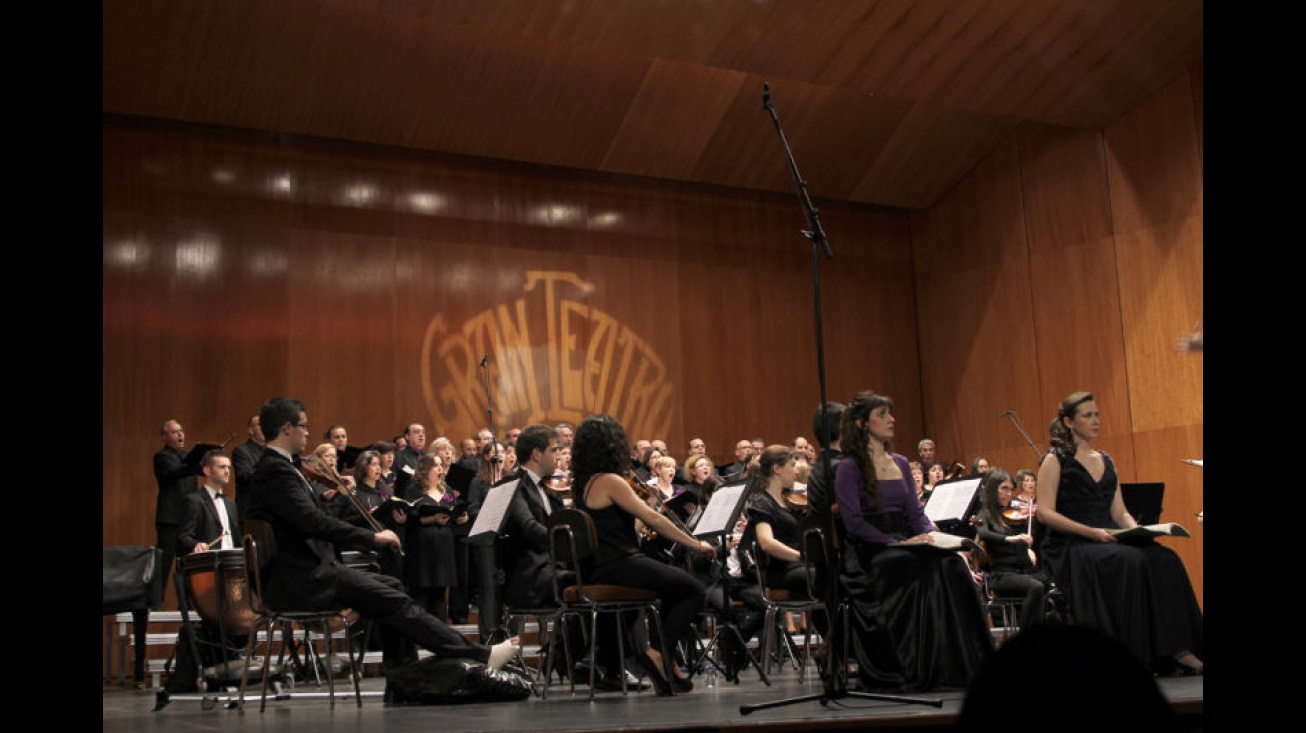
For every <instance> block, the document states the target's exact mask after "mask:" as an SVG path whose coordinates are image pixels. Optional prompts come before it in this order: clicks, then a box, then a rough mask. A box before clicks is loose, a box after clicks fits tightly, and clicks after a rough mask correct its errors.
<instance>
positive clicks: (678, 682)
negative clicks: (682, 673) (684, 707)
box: [671, 675, 694, 692]
mask: <svg viewBox="0 0 1306 733" xmlns="http://www.w3.org/2000/svg"><path fill="white" fill-rule="evenodd" d="M671 684H673V685H675V686H676V692H690V691H691V690H693V689H694V681H693V680H691V679H689V678H688V677H677V676H675V675H672V677H671Z"/></svg>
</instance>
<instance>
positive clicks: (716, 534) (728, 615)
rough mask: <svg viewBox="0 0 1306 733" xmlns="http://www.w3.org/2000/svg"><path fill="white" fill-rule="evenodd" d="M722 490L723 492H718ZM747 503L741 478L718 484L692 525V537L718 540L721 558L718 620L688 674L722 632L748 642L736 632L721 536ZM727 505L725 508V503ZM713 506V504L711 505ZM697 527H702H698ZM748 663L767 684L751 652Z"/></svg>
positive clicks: (731, 675) (732, 678)
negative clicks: (736, 493) (709, 638)
mask: <svg viewBox="0 0 1306 733" xmlns="http://www.w3.org/2000/svg"><path fill="white" fill-rule="evenodd" d="M735 487H738V488H739V489H741V490H740V491H739V492H738V495H735V492H734V491H730V490H729V489H733V488H735ZM722 492H725V493H722ZM746 503H748V487H747V485H746V483H745V481H744V479H740V480H739V481H738V482H734V483H731V484H730V485H727V486H722V487H720V488H718V489H717V490H716V491H715V492H713V493H712V498H711V499H709V500H708V502H707V506H706V507H704V509H703V513H702V514H701V515H700V516H699V520H698V524H696V525H694V536H695V537H700V538H703V539H706V540H708V541H709V542H711V541H714V540H719V541H720V549H721V552H722V557H721V596H722V604H721V605H722V609H721V613H720V618H721V622H720V623H718V624H717V625H716V631H715V633H713V634H712V638H711V640H709V641H708V643H707V646H705V647H703V652H702V653H701V654H699V655H698V660H697V661H696V662H694V666H693V668H692V671H691V673H690V676H691V677H692V676H693V675H694V674H697V673H698V670H699V669H701V668H702V666H703V662H704V661H705V660H707V658H708V657H709V656H710V655H711V654H712V650H713V649H715V648H716V647H717V645H718V644H720V642H721V638H722V636H723V635H724V634H730V635H731V637H732V638H733V639H734V640H735V642H736V643H738V644H739V647H738V648H740V649H744V650H745V651H747V649H748V642H746V641H745V640H744V635H743V634H742V633H740V632H739V625H738V624H737V623H735V607H734V604H733V602H732V600H731V597H730V570H729V568H728V566H727V565H726V555H727V554H728V553H727V552H726V542H725V538H726V536H727V535H729V534H730V532H731V531H732V530H733V529H734V527H735V524H737V523H738V522H739V515H740V513H742V512H743V511H744V504H746ZM727 504H728V505H729V506H728V507H727V506H726V505H727ZM714 505H715V506H714ZM704 519H706V520H707V521H708V522H709V525H708V526H705V527H704V526H703V520H704ZM699 527H703V528H702V529H701V530H700V529H699ZM747 656H748V664H749V665H751V666H752V667H753V669H755V670H757V676H758V677H760V678H761V680H762V681H763V682H765V683H766V685H767V687H770V686H771V680H770V679H769V678H768V677H767V676H766V672H763V671H762V665H760V664H758V663H757V660H756V659H754V658H753V655H752V654H748V655H747ZM724 672H725V673H727V676H726V681H727V682H736V683H737V682H739V675H738V674H737V673H735V672H733V671H732V670H729V669H728V668H727V669H725V670H724Z"/></svg>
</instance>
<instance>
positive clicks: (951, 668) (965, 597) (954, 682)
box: [834, 390, 993, 692]
mask: <svg viewBox="0 0 1306 733" xmlns="http://www.w3.org/2000/svg"><path fill="white" fill-rule="evenodd" d="M893 434H894V417H893V400H891V399H889V398H888V397H885V396H883V395H878V394H875V393H874V392H871V391H869V390H868V391H864V392H858V393H857V395H856V396H855V397H853V400H852V402H850V403H849V404H848V407H847V409H845V410H844V413H843V419H842V421H841V423H840V440H839V444H840V445H841V446H843V449H844V451H846V452H847V457H845V458H844V459H843V460H842V461H840V462H839V467H838V469H837V470H836V472H835V480H834V495H835V498H836V500H837V501H838V505H839V519H840V520H841V521H842V522H843V525H844V534H845V536H846V537H847V541H846V543H845V545H844V548H845V549H844V557H843V567H842V568H841V572H840V580H841V581H842V582H843V587H844V588H845V589H846V590H847V591H848V595H849V597H850V599H851V601H852V604H851V608H850V610H851V612H852V613H851V617H850V620H851V626H852V628H851V633H852V640H853V649H854V651H855V652H856V654H857V666H858V676H859V678H860V681H861V683H862V686H863V687H864V688H866V689H867V690H868V691H874V692H894V691H904V692H905V691H918V690H930V689H934V688H938V687H952V688H963V687H965V686H966V685H967V684H969V683H970V681H971V680H972V679H973V678H974V676H975V674H976V673H977V672H978V671H979V668H980V665H981V664H982V662H983V661H984V658H985V656H986V655H987V654H988V652H989V651H990V650H991V649H992V646H993V642H992V639H991V638H990V636H989V630H988V624H987V621H986V620H985V617H984V610H983V608H982V607H981V606H980V601H979V595H978V594H977V593H976V592H975V586H974V583H973V581H972V579H971V573H970V569H969V567H968V566H967V565H966V561H965V560H963V559H962V557H961V555H960V554H958V553H956V552H951V551H948V550H945V549H943V548H939V547H935V546H934V543H933V538H932V537H931V535H930V534H929V533H930V532H931V531H935V530H937V527H935V526H934V523H933V522H931V521H930V519H929V517H927V516H925V509H924V508H923V507H922V506H921V502H920V499H918V498H917V497H916V484H915V481H913V480H912V477H911V468H910V467H909V466H908V463H907V458H906V456H902V455H899V454H897V453H892V452H891V451H890V442H891V441H892V440H893Z"/></svg>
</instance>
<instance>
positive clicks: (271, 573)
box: [247, 397, 520, 670]
mask: <svg viewBox="0 0 1306 733" xmlns="http://www.w3.org/2000/svg"><path fill="white" fill-rule="evenodd" d="M259 420H260V423H261V425H262V426H263V430H264V435H266V436H267V439H268V444H267V450H266V451H264V453H263V456H262V457H261V458H260V459H259V462H258V465H257V467H256V468H255V470H254V476H253V479H252V481H251V484H250V504H249V516H248V517H247V521H248V520H261V521H265V522H267V523H269V524H270V525H271V526H272V531H273V535H274V537H275V541H276V554H275V556H273V557H272V558H270V560H269V562H268V566H267V571H266V573H264V574H263V577H262V579H263V587H262V589H261V590H262V591H263V594H264V597H265V598H266V599H267V602H268V604H269V605H270V606H273V607H274V608H295V609H304V610H318V609H321V610H325V609H329V608H341V607H347V608H352V609H354V610H355V611H358V613H359V614H360V615H361V616H362V617H363V618H364V619H373V620H375V621H377V622H378V623H380V624H381V625H382V626H384V627H385V629H386V632H387V633H386V634H385V635H384V638H383V642H384V643H385V650H384V652H383V656H382V664H383V666H384V667H385V668H386V669H387V670H389V669H393V668H395V667H397V666H399V665H402V664H405V663H407V662H410V661H416V659H417V653H416V650H415V649H414V648H413V647H412V645H413V644H417V645H419V646H421V647H423V648H425V649H427V650H429V651H431V652H432V653H434V654H435V656H436V657H437V658H439V659H446V658H453V659H467V660H470V661H473V662H481V663H485V664H486V665H487V667H488V668H490V669H500V668H502V667H503V666H504V665H505V664H507V662H508V661H509V660H510V659H511V658H512V656H513V654H514V653H516V652H517V651H519V650H520V647H519V645H518V643H517V640H516V639H509V640H507V641H505V642H502V643H500V644H496V645H494V646H493V647H491V646H486V645H482V644H477V643H475V642H473V641H471V640H470V639H468V638H467V637H466V636H463V635H462V634H460V633H458V632H457V631H456V630H454V629H452V628H450V627H449V626H448V625H447V624H445V623H444V622H443V621H442V620H441V619H438V618H436V617H434V616H432V615H431V614H429V613H426V612H425V611H424V610H423V609H421V608H419V607H417V606H416V605H415V604H414V602H413V599H412V598H411V597H409V596H408V595H407V594H405V593H404V592H403V589H402V587H401V585H400V583H399V581H397V580H395V579H394V578H391V577H387V576H385V575H381V574H380V573H373V572H370V571H366V570H359V569H356V568H353V567H349V566H347V565H342V564H340V563H338V562H336V561H335V557H334V552H333V550H334V549H337V548H338V549H354V550H372V549H377V550H379V549H380V548H382V547H398V546H399V544H400V543H399V538H398V537H397V536H396V535H395V533H394V532H392V531H390V530H379V531H374V530H371V529H362V528H359V527H354V526H352V525H350V524H348V523H346V522H343V521H341V520H339V519H336V518H334V517H331V516H329V515H327V514H325V513H323V512H322V510H321V507H320V505H319V503H318V502H316V501H314V500H313V499H311V498H310V497H309V489H308V486H307V484H306V482H305V480H304V478H303V476H302V475H300V473H299V472H297V471H296V470H295V468H294V467H293V465H292V464H293V461H292V456H295V455H298V454H299V453H300V452H302V451H303V449H304V444H305V442H306V441H307V438H308V435H309V423H308V411H307V408H306V407H305V406H304V403H303V402H300V401H299V400H295V399H292V398H288V397H275V398H273V399H271V400H268V402H267V403H265V404H264V405H263V407H262V409H261V410H260V412H259ZM391 630H393V631H394V633H388V632H390V631H391Z"/></svg>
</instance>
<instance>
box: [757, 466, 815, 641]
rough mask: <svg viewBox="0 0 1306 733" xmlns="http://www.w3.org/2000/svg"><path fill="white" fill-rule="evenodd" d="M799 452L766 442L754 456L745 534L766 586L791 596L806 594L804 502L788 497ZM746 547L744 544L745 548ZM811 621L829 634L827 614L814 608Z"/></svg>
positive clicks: (791, 490) (795, 478) (796, 477)
mask: <svg viewBox="0 0 1306 733" xmlns="http://www.w3.org/2000/svg"><path fill="white" fill-rule="evenodd" d="M798 458H799V454H798V453H796V452H795V451H794V449H793V448H791V447H789V446H787V445H778V444H777V445H769V446H767V447H766V448H765V449H763V450H762V453H761V455H760V456H759V457H758V473H757V475H756V476H754V477H753V478H752V479H751V480H750V483H749V487H748V492H749V496H750V501H749V504H748V510H747V513H748V524H749V534H750V535H751V536H753V537H755V538H756V540H757V548H758V550H759V551H760V552H761V553H762V554H763V555H765V558H763V557H757V558H754V559H755V560H756V561H757V562H758V563H760V564H762V565H763V566H764V568H765V576H766V586H767V587H768V588H772V589H776V590H787V591H789V592H790V593H792V594H793V595H794V596H795V597H807V568H806V566H805V565H803V562H802V560H803V555H802V552H800V551H799V549H798V548H799V547H801V546H802V535H801V529H800V527H799V521H800V519H801V517H802V516H803V515H804V514H805V513H806V502H805V501H804V502H803V506H802V507H801V508H798V507H797V506H796V504H797V502H795V501H792V500H791V498H790V496H791V495H792V493H793V488H794V483H795V482H796V481H797V479H798V465H797V464H798ZM745 549H747V548H745ZM813 621H814V622H815V623H816V627H817V628H818V629H820V630H821V633H822V636H823V637H824V638H829V634H830V625H829V618H828V616H826V615H825V614H824V612H823V611H817V612H816V614H815V618H814V619H813Z"/></svg>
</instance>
